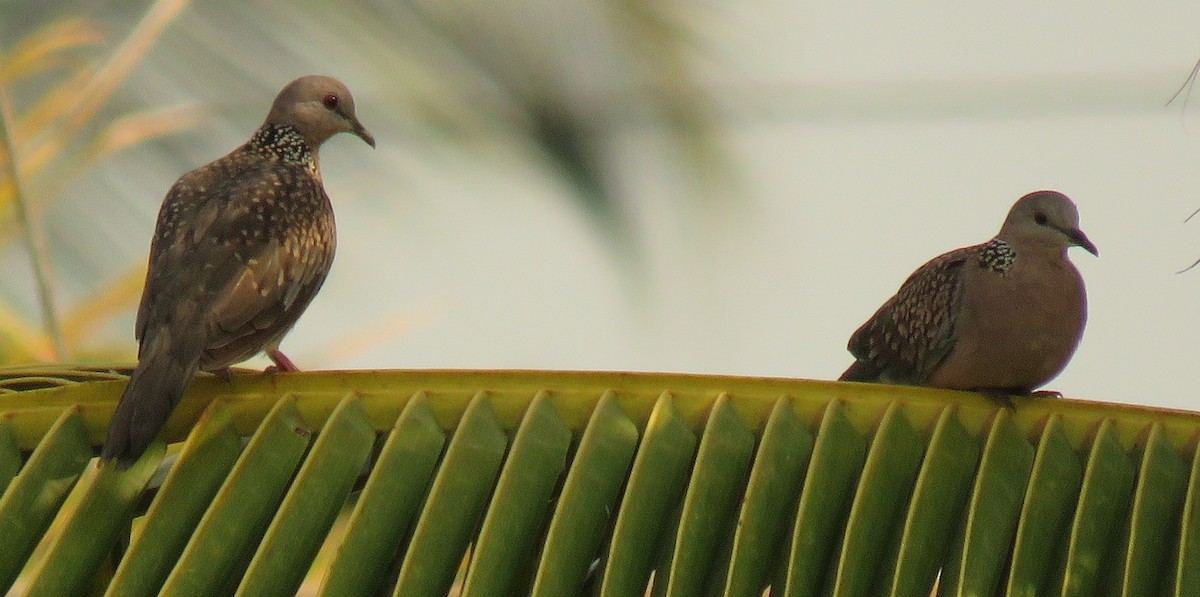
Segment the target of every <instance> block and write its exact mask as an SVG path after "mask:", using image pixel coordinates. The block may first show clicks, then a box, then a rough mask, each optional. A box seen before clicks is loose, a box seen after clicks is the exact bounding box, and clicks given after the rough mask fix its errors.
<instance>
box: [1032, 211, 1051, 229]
mask: <svg viewBox="0 0 1200 597" xmlns="http://www.w3.org/2000/svg"><path fill="white" fill-rule="evenodd" d="M1033 221H1034V222H1037V223H1038V224H1039V225H1042V226H1045V225H1046V222H1048V221H1050V219H1049V218H1047V217H1046V214H1044V213H1042V212H1040V211H1039V212H1037V213H1035V214H1033Z"/></svg>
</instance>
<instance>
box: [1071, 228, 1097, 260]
mask: <svg viewBox="0 0 1200 597" xmlns="http://www.w3.org/2000/svg"><path fill="white" fill-rule="evenodd" d="M1062 232H1063V234H1065V235H1067V238H1069V239H1071V242H1073V243H1075V245H1076V246H1080V247H1083V249H1084V250H1085V251H1087V252H1088V253H1091V254H1092V255H1095V256H1096V257H1099V256H1100V251H1098V250H1097V249H1096V245H1094V244H1092V241H1090V240H1088V237H1087V235H1086V234H1084V233H1083V231H1082V230H1080V229H1078V228H1071V229H1070V230H1063V231H1062Z"/></svg>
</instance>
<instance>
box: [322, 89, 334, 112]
mask: <svg viewBox="0 0 1200 597" xmlns="http://www.w3.org/2000/svg"><path fill="white" fill-rule="evenodd" d="M321 103H323V104H325V107H326V108H329V109H330V110H333V109H334V108H337V107H338V96H336V95H334V94H332V93H330V94H326V95H325V97H324V98H322V99H321Z"/></svg>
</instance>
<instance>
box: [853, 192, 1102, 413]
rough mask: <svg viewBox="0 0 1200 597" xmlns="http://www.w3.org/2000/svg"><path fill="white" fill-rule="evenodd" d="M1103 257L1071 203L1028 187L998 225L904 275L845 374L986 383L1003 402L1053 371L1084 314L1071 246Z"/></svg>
mask: <svg viewBox="0 0 1200 597" xmlns="http://www.w3.org/2000/svg"><path fill="white" fill-rule="evenodd" d="M1072 246H1078V247H1083V248H1084V249H1086V250H1087V251H1088V252H1090V253H1092V254H1093V255H1099V253H1097V251H1096V246H1095V245H1093V244H1092V242H1091V241H1090V240H1088V238H1087V236H1085V235H1084V234H1083V232H1081V231H1080V230H1079V214H1078V212H1077V211H1076V209H1075V204H1074V203H1072V202H1071V200H1070V199H1068V198H1067V197H1066V196H1065V195H1063V194H1062V193H1058V192H1055V191H1037V192H1034V193H1030V194H1028V195H1025V196H1024V197H1022V198H1021V199H1020V200H1018V201H1017V202H1016V204H1014V205H1013V207H1012V209H1011V210H1010V211H1009V212H1008V218H1007V219H1005V220H1004V225H1003V226H1002V227H1001V228H1000V233H999V234H997V235H996V237H995V238H993V239H992V240H990V241H988V242H986V243H983V244H981V245H975V246H972V247H965V248H962V249H957V250H954V251H950V252H949V253H945V254H943V255H940V256H938V257H936V258H934V259H933V260H931V261H929V262H928V263H926V264H925V265H923V266H921V267H920V268H919V269H917V271H916V272H914V273H913V274H912V275H911V276H909V278H908V280H905V282H904V284H903V285H901V286H900V290H899V291H898V292H897V293H896V295H895V296H893V297H892V298H890V299H888V301H887V302H886V303H884V304H883V306H882V307H880V308H879V310H878V311H876V312H875V314H874V315H872V316H871V318H870V319H869V320H867V322H866V323H865V324H863V325H862V327H860V328H859V329H858V331H856V332H854V335H853V336H851V338H850V343H849V345H848V348H849V350H850V353H851V354H853V355H854V357H855V358H856V359H857V360H856V361H855V362H854V364H852V365H850V368H849V369H847V370H846V372H845V373H843V374H842V376H841V378H840V380H842V381H866V382H881V383H894V384H906V385H921V386H932V387H939V388H952V389H960V390H980V391H983V392H985V393H987V394H988V395H989V396H992V397H995V398H999V399H1001V400H1002V401H1003V402H1005V403H1007V404H1011V403H1010V402H1008V398H1007V395H1008V394H1020V395H1028V394H1029V393H1031V392H1032V391H1033V390H1034V389H1036V388H1038V387H1040V386H1042V385H1043V384H1045V383H1046V382H1048V381H1050V380H1051V379H1053V378H1054V377H1055V376H1057V375H1058V374H1059V373H1060V372H1061V371H1062V370H1063V368H1064V367H1065V366H1066V365H1067V361H1069V360H1070V358H1071V355H1072V354H1073V353H1074V352H1075V348H1076V346H1078V344H1079V339H1080V337H1081V336H1082V335H1083V327H1084V324H1085V322H1086V320H1087V295H1086V293H1085V291H1084V287H1083V278H1082V277H1081V276H1080V275H1079V271H1078V270H1076V269H1075V266H1074V265H1073V264H1072V263H1071V261H1070V260H1069V259H1068V258H1067V248H1068V247H1072Z"/></svg>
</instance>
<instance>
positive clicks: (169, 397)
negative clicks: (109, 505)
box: [100, 330, 200, 467]
mask: <svg viewBox="0 0 1200 597" xmlns="http://www.w3.org/2000/svg"><path fill="white" fill-rule="evenodd" d="M170 336H171V333H170V331H167V330H163V331H162V332H160V333H158V334H155V335H154V337H152V338H147V339H146V340H147V342H145V343H144V344H143V350H142V354H141V357H140V358H139V360H138V365H137V368H136V369H134V370H133V375H132V376H131V377H130V378H129V385H127V386H125V392H124V393H123V394H121V400H120V401H119V402H118V403H117V410H116V412H114V413H113V417H112V421H111V422H110V423H109V425H108V438H107V439H106V440H105V441H104V449H103V450H102V451H101V452H100V458H101V459H103V460H111V459H116V460H117V462H118V464H119V465H120V466H121V467H128V466H129V465H131V464H133V462H134V461H136V460H137V459H138V457H139V456H141V455H142V452H145V451H146V448H147V447H149V446H150V442H152V441H154V438H155V437H157V436H158V432H159V431H161V430H162V428H163V426H164V425H166V424H167V419H168V418H170V416H171V412H172V411H174V410H175V405H176V404H179V399H180V398H181V397H182V396H183V391H184V390H185V389H187V386H188V384H189V383H190V382H191V381H192V377H194V376H195V375H196V370H197V368H198V367H199V361H200V359H199V355H198V354H197V355H196V356H195V357H190V358H189V357H188V356H184V355H180V354H178V353H177V352H176V351H175V350H172V348H177V347H172V346H171V344H172V343H171V342H170V339H169V338H170Z"/></svg>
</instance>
